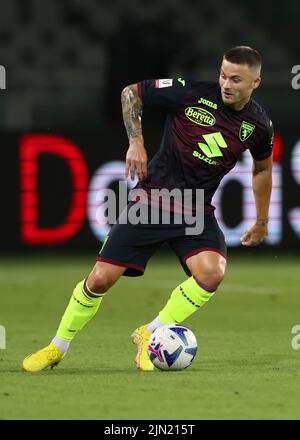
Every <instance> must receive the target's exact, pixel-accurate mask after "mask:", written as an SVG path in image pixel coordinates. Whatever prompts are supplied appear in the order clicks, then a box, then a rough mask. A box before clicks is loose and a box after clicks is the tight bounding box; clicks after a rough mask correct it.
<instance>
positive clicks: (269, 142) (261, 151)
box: [249, 120, 274, 160]
mask: <svg viewBox="0 0 300 440" xmlns="http://www.w3.org/2000/svg"><path fill="white" fill-rule="evenodd" d="M273 142H274V127H273V123H272V121H271V120H269V121H268V123H267V127H266V131H265V134H264V136H263V137H262V140H261V141H260V142H259V143H258V144H256V145H254V146H253V147H251V148H249V151H250V153H251V155H252V157H253V159H254V160H264V159H267V158H268V157H269V156H271V154H272V152H273Z"/></svg>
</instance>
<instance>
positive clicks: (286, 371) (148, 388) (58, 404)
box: [0, 254, 300, 420]
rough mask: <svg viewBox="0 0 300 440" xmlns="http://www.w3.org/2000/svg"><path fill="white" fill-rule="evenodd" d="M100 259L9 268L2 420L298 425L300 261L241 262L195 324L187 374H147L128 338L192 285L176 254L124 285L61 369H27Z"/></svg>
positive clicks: (6, 264)
mask: <svg viewBox="0 0 300 440" xmlns="http://www.w3.org/2000/svg"><path fill="white" fill-rule="evenodd" d="M92 261H93V256H91V257H90V258H89V257H87V256H77V257H73V258H71V257H47V258H46V257H42V256H41V257H26V258H9V259H3V258H2V259H1V260H0V292H1V293H0V299H1V301H0V304H1V307H0V324H2V325H4V326H5V327H6V330H7V349H6V350H0V377H1V379H0V418H1V419H110V420H116V419H125V420H126V419H147V420H150V419H152V420H153V419H154V420H158V419H172V420H179V419H194V420H200V419H299V416H300V409H299V408H300V377H299V375H300V368H299V365H300V350H293V349H292V347H291V339H292V334H291V329H292V327H293V326H294V325H296V324H300V315H299V308H300V296H299V267H300V258H295V257H293V258H288V257H283V256H280V255H279V256H278V257H276V258H274V257H272V256H269V257H260V256H259V255H258V254H257V255H255V257H251V258H249V257H243V256H242V255H241V256H239V257H237V256H236V257H232V258H230V259H229V265H228V271H227V275H226V278H225V281H224V283H223V285H222V287H221V288H220V290H219V291H218V293H217V294H216V295H215V297H214V298H213V299H212V300H211V302H210V303H209V304H208V305H206V307H205V308H203V309H202V310H201V311H200V312H198V314H196V315H194V316H193V317H191V318H190V319H189V320H188V321H187V322H186V324H187V325H189V326H190V327H191V328H192V329H193V330H194V331H195V333H196V336H197V338H198V343H199V350H198V354H197V356H196V358H195V360H194V363H193V364H192V366H191V367H190V368H189V369H187V370H185V371H182V372H169V373H168V372H161V371H158V370H157V371H155V372H153V373H141V372H138V371H136V370H135V368H134V366H133V357H134V345H133V344H132V343H131V341H130V338H129V335H130V333H131V332H132V330H133V329H134V328H135V327H136V326H137V325H139V324H141V323H145V322H147V321H149V320H151V319H152V318H153V317H154V316H156V314H157V312H158V311H159V310H160V309H161V306H162V305H163V304H164V303H165V302H166V300H167V298H168V296H169V294H170V292H171V290H172V288H173V287H174V286H176V285H177V284H178V283H179V282H180V281H182V280H183V279H184V277H185V276H184V273H183V272H182V270H181V268H180V266H179V264H178V263H177V261H176V260H175V257H173V256H172V257H170V258H169V259H162V258H160V257H159V256H156V257H154V258H153V259H152V260H151V262H150V263H149V266H148V269H147V272H146V274H145V276H144V277H140V278H135V279H132V278H124V277H123V278H122V279H121V280H120V281H119V283H118V284H117V285H116V286H115V287H114V288H113V289H112V290H111V291H110V292H109V294H108V295H107V296H106V298H105V300H104V301H103V304H102V307H101V309H100V311H99V313H98V315H97V317H96V318H94V320H93V321H92V322H91V323H89V324H88V326H87V327H86V328H85V329H84V330H83V331H82V332H81V334H80V335H78V337H77V339H76V340H75V341H74V342H73V343H72V347H71V350H70V352H69V354H68V356H67V357H66V358H65V360H64V361H63V362H62V363H61V364H60V366H59V367H58V368H56V369H54V370H50V371H44V372H41V373H36V374H29V373H23V372H21V371H20V365H21V361H22V359H23V357H24V356H25V355H27V354H28V353H30V352H32V351H34V350H36V349H39V348H40V347H42V346H44V345H46V344H47V343H48V341H49V339H50V338H51V337H52V336H53V335H54V332H55V330H56V327H57V324H58V321H59V319H60V317H61V315H62V313H63V311H64V309H65V306H66V303H67V301H68V300H69V296H70V293H71V290H72V289H73V286H74V284H75V282H76V281H77V280H80V279H82V278H83V277H84V275H86V273H87V272H88V270H89V269H90V267H91V264H93V263H92Z"/></svg>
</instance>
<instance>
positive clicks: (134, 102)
mask: <svg viewBox="0 0 300 440" xmlns="http://www.w3.org/2000/svg"><path fill="white" fill-rule="evenodd" d="M121 102H122V111H123V120H124V124H125V128H126V131H127V136H128V138H129V139H131V138H136V137H138V136H139V135H141V133H142V112H143V104H142V100H141V98H140V97H139V95H138V93H137V90H136V88H133V87H131V86H128V87H125V89H124V90H123V91H122V95H121Z"/></svg>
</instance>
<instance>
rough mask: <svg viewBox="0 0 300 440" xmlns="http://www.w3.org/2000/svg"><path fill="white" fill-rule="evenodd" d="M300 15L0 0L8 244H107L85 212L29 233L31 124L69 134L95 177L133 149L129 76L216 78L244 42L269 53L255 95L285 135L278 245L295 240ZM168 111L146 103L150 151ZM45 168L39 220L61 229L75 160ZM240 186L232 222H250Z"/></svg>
mask: <svg viewBox="0 0 300 440" xmlns="http://www.w3.org/2000/svg"><path fill="white" fill-rule="evenodd" d="M299 22H300V6H299V2H297V1H291V0H290V1H287V2H285V3H284V4H282V3H274V2H271V1H265V2H261V1H257V0H255V1H251V2H241V1H237V0H230V1H224V0H222V1H217V0H209V1H192V0H190V1H188V0H177V1H171V0H160V1H157V0H152V1H145V0H144V1H142V0H134V1H127V2H125V1H120V0H118V1H112V0H111V1H103V0H101V1H97V0H86V1H82V0H81V1H79V0H51V1H50V0H47V1H45V0H10V1H8V0H7V1H4V0H0V64H1V65H3V66H4V67H5V68H6V88H7V89H6V90H1V91H0V95H1V96H0V135H1V152H2V160H1V164H2V166H1V181H0V182H1V189H2V204H1V212H2V215H1V231H2V240H1V247H2V249H3V250H5V251H8V250H16V249H18V250H22V249H23V250H24V249H29V248H38V249H42V248H45V247H46V248H48V247H50V248H51V247H56V248H57V246H58V247H59V248H62V247H63V248H72V249H85V248H92V247H93V248H95V246H97V239H96V237H95V236H94V235H93V233H92V232H91V229H90V225H89V223H88V221H87V220H85V221H84V222H82V224H81V226H80V228H79V230H78V232H77V233H76V234H75V235H74V236H73V238H70V239H67V240H65V241H62V242H61V243H56V244H53V246H52V245H51V244H46V245H45V243H44V244H43V243H40V244H29V243H26V242H25V241H24V239H23V238H22V234H21V231H22V217H21V197H20V190H21V177H22V176H21V173H20V143H21V139H22V136H23V135H24V134H28V133H33V134H36V133H43V134H48V135H49V136H51V135H62V136H64V137H66V138H67V139H69V140H71V141H72V142H73V143H74V144H76V146H77V147H78V148H79V150H80V151H81V152H82V155H83V157H84V161H85V163H86V166H87V171H88V179H90V178H91V176H93V174H94V172H95V170H96V169H97V168H98V167H99V166H100V165H101V164H104V163H105V162H110V161H113V160H118V161H122V160H124V158H125V153H126V148H127V138H126V133H125V130H124V127H123V125H122V114H121V105H120V93H121V90H122V89H123V87H124V86H126V85H128V84H130V83H135V82H137V81H139V80H142V79H144V78H172V77H180V76H181V77H184V76H188V77H193V78H198V79H200V80H201V79H203V80H217V79H218V70H219V66H220V62H221V59H222V55H223V53H224V52H225V51H227V50H228V49H229V48H230V47H233V46H236V45H240V44H245V45H250V46H253V47H255V48H257V49H258V50H259V51H260V52H261V54H262V56H263V74H262V78H263V82H262V85H261V87H260V88H259V89H258V90H257V92H256V93H255V96H254V97H255V99H256V100H258V101H259V102H260V104H261V105H262V106H264V107H265V108H266V110H267V112H268V114H269V115H270V117H271V119H272V120H273V122H274V126H275V129H276V132H277V135H278V136H280V137H281V139H282V147H283V156H282V158H281V161H280V162H278V163H280V166H281V167H282V168H281V172H282V189H281V191H282V214H281V219H280V221H281V223H282V228H283V231H282V237H281V239H280V242H279V243H277V246H278V245H279V246H282V247H283V248H285V249H294V250H297V249H298V248H299V237H300V217H299V218H298V219H297V217H296V220H295V221H296V228H295V226H294V228H292V227H291V224H290V220H289V215H290V211H291V209H293V208H297V207H298V206H299V204H300V189H299V185H300V163H299V158H298V157H299V156H298V153H297V154H294V156H293V157H294V158H293V163H292V159H291V154H292V152H293V149H294V147H295V144H296V143H297V142H298V140H299V138H300V128H299V110H300V105H299V103H300V90H294V89H293V88H292V86H291V80H292V77H293V75H292V73H291V69H292V67H293V66H294V65H296V64H300V54H299V37H298V33H299V32H298V28H299ZM163 119H164V115H163V113H159V112H153V111H150V110H147V109H146V111H145V112H144V117H143V126H144V132H145V139H146V146H147V148H148V149H149V152H150V157H151V155H152V154H153V152H155V151H156V149H157V148H158V144H159V140H160V135H161V129H162V126H163ZM297 167H298V168H297ZM37 178H38V186H37V190H38V200H39V206H38V211H39V218H38V224H39V226H40V227H41V228H43V227H50V228H51V227H52V228H54V227H56V226H57V225H59V224H61V223H63V222H64V221H65V219H66V216H67V214H68V211H69V208H70V202H71V198H72V191H73V190H72V185H71V177H70V173H69V170H68V167H67V166H66V164H65V163H64V162H63V161H62V160H61V159H58V158H57V157H55V156H53V155H52V156H51V155H49V154H48V155H43V157H41V158H40V159H39V172H38V176H37ZM239 191H240V189H239V188H238V187H234V185H231V187H230V188H228V190H226V194H224V197H223V198H224V200H223V205H224V207H223V211H224V212H223V213H225V211H226V219H227V220H226V221H227V222H228V226H234V225H235V224H238V223H239V221H240V215H241V214H240V212H241V209H239V208H238V207H237V208H234V203H233V201H234V199H235V200H236V199H237V200H239V199H240V203H242V199H241V198H240V196H239ZM224 215H225V214H224ZM249 220H250V219H249ZM265 247H267V246H265Z"/></svg>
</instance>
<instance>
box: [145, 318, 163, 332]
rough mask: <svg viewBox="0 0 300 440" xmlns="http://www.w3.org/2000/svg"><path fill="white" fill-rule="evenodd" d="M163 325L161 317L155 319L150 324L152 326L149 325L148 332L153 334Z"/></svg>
mask: <svg viewBox="0 0 300 440" xmlns="http://www.w3.org/2000/svg"><path fill="white" fill-rule="evenodd" d="M163 324H164V323H163V322H161V320H160V317H159V316H157V317H156V318H155V319H153V321H151V322H150V324H148V325H147V330H148V332H150V333H153V332H154V330H156V329H157V328H158V327H160V326H161V325H163Z"/></svg>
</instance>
